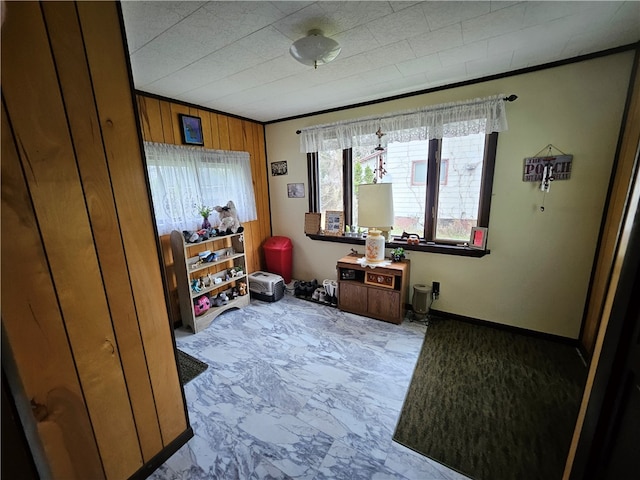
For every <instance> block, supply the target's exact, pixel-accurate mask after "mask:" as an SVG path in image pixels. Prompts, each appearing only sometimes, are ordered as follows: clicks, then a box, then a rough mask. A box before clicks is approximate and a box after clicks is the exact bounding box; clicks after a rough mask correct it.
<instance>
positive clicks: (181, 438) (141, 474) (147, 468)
mask: <svg viewBox="0 0 640 480" xmlns="http://www.w3.org/2000/svg"><path fill="white" fill-rule="evenodd" d="M192 437H193V429H192V428H191V427H188V428H187V429H186V430H185V431H184V432H182V433H181V434H180V435H178V436H177V437H176V438H175V440H173V441H172V442H171V443H170V444H169V445H167V446H166V447H164V448H163V449H162V450H161V451H160V452H159V453H158V454H157V455H155V456H154V457H153V458H152V459H151V460H149V461H148V462H147V463H145V464H144V465H143V466H142V467H140V469H139V470H138V471H137V472H136V473H134V474H133V475H131V477H129V480H143V479H145V478H147V477H149V475H151V474H152V473H153V472H155V471H156V470H157V469H158V467H159V466H160V465H162V464H163V463H164V462H166V461H167V460H168V459H169V457H171V456H172V455H173V454H174V453H176V452H177V451H178V450H180V447H182V446H183V445H184V444H185V443H187V442H188V441H189V440H190V439H191V438H192Z"/></svg>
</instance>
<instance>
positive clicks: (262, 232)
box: [137, 94, 271, 323]
mask: <svg viewBox="0 0 640 480" xmlns="http://www.w3.org/2000/svg"><path fill="white" fill-rule="evenodd" d="M137 99H138V113H139V116H140V126H141V128H142V135H143V138H144V140H145V141H149V142H158V143H170V144H174V145H181V144H182V137H181V134H180V125H179V117H178V115H179V114H181V113H182V114H188V115H194V116H197V117H200V118H201V120H202V130H203V136H204V147H205V148H211V149H215V150H234V151H244V152H249V155H250V157H251V178H252V179H253V190H254V192H255V197H256V207H257V212H258V219H257V220H255V221H252V222H246V223H243V225H242V226H243V227H244V229H245V230H244V242H245V254H246V259H247V270H248V271H249V273H251V272H255V271H258V270H262V269H263V266H264V254H263V252H262V249H261V248H260V247H261V245H262V244H263V242H264V241H265V240H266V239H267V238H269V237H270V236H271V214H270V209H269V191H268V181H267V180H268V179H267V167H266V153H265V141H264V127H263V125H262V124H260V123H258V122H252V121H249V120H241V119H238V118H235V117H231V116H227V115H223V114H220V113H216V112H212V111H209V110H205V109H199V108H195V107H188V106H186V105H183V104H179V103H176V102H171V101H168V100H162V99H158V98H155V97H151V96H148V95H144V94H138V95H137ZM227 200H233V199H232V198H228V199H222V200H221V202H224V203H226V202H227ZM160 240H161V244H162V255H163V258H164V264H165V272H166V278H167V283H168V285H169V289H170V298H171V300H172V301H171V304H172V305H171V314H172V318H173V321H174V323H177V322H178V321H179V319H180V309H179V307H178V293H177V287H176V279H175V271H174V268H173V254H172V253H171V242H170V239H169V235H162V236H161V237H160Z"/></svg>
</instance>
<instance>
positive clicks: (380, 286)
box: [336, 256, 410, 324]
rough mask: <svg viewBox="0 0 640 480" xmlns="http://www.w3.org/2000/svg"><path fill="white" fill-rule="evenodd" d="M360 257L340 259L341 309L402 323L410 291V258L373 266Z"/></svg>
mask: <svg viewBox="0 0 640 480" xmlns="http://www.w3.org/2000/svg"><path fill="white" fill-rule="evenodd" d="M359 258H360V257H356V256H347V257H343V258H341V259H340V260H338V264H337V267H336V268H337V270H338V308H339V309H340V310H344V311H345V312H351V313H357V314H360V315H364V316H367V317H372V318H377V319H379V320H384V321H386V322H391V323H396V324H399V323H402V319H403V318H404V315H405V303H406V301H407V292H408V290H409V268H410V264H409V261H408V260H405V261H403V262H397V263H391V264H390V265H387V266H384V267H375V268H371V267H368V266H363V265H361V264H360V263H358V259H359Z"/></svg>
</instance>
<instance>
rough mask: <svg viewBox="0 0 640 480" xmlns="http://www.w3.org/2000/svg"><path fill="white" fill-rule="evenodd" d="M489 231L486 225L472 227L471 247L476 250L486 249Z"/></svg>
mask: <svg viewBox="0 0 640 480" xmlns="http://www.w3.org/2000/svg"><path fill="white" fill-rule="evenodd" d="M487 233H489V229H488V228H486V227H472V228H471V238H470V239H469V248H474V249H476V250H486V249H487Z"/></svg>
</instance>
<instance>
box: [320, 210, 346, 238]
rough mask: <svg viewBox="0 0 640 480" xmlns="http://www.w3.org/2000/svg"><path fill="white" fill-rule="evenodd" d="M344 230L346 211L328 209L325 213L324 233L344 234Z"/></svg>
mask: <svg viewBox="0 0 640 480" xmlns="http://www.w3.org/2000/svg"><path fill="white" fill-rule="evenodd" d="M343 230H344V213H343V212H339V211H335V210H327V212H326V213H325V222H324V234H325V235H342V231H343Z"/></svg>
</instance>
